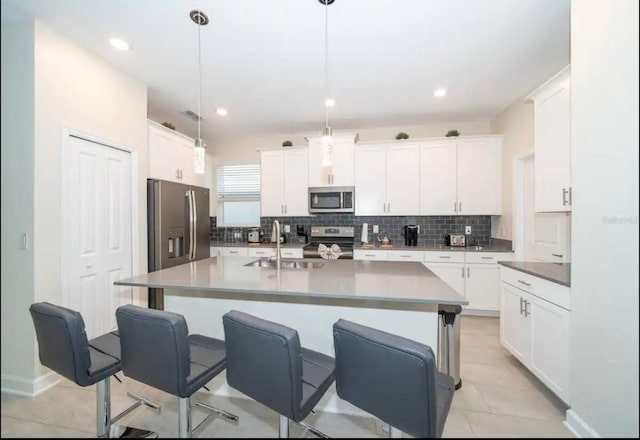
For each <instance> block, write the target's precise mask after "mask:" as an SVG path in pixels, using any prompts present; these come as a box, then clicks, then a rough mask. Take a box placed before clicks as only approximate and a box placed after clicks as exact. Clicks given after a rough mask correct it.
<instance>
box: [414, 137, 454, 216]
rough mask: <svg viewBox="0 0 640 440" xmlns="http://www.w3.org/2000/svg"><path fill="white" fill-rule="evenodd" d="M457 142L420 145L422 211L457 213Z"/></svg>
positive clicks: (426, 212)
mask: <svg viewBox="0 0 640 440" xmlns="http://www.w3.org/2000/svg"><path fill="white" fill-rule="evenodd" d="M456 173H457V159H456V143H455V142H429V143H426V144H423V145H421V146H420V215H455V214H457V213H458V205H457V201H458V199H457V174H456Z"/></svg>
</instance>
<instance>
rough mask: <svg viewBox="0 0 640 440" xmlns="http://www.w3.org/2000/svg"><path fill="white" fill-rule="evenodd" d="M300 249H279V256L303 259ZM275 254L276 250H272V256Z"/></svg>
mask: <svg viewBox="0 0 640 440" xmlns="http://www.w3.org/2000/svg"><path fill="white" fill-rule="evenodd" d="M302 252H303V251H302V248H280V256H281V257H282V258H303V255H302ZM275 254H276V250H275V249H273V255H275Z"/></svg>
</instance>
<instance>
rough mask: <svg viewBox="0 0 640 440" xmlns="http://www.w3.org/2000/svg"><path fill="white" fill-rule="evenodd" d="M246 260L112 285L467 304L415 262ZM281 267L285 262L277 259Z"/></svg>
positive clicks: (218, 261)
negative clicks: (272, 263)
mask: <svg viewBox="0 0 640 440" xmlns="http://www.w3.org/2000/svg"><path fill="white" fill-rule="evenodd" d="M253 261H256V258H249V257H212V258H207V259H204V260H199V261H195V262H192V263H187V264H183V265H180V266H176V267H172V268H169V269H163V270H159V271H156V272H151V273H148V274H144V275H139V276H136V277H133V278H128V279H124V280H119V281H116V282H115V283H114V284H116V285H123V286H135V287H152V288H162V289H174V290H197V291H205V292H206V291H209V292H229V293H233V292H238V293H243V294H246V293H249V294H254V295H258V296H260V295H285V296H287V295H288V296H295V297H319V298H332V299H348V300H373V301H389V302H412V303H427V304H458V305H466V304H468V301H467V300H465V299H464V298H463V297H462V296H461V295H460V294H458V293H457V292H456V291H455V290H454V289H453V288H452V287H450V286H449V285H448V284H447V283H445V282H444V281H442V280H441V279H440V278H439V277H438V276H436V275H435V274H434V273H433V272H432V271H431V270H429V269H428V268H427V267H425V266H424V265H423V264H422V263H418V262H415V263H413V262H396V261H359V260H320V259H312V258H305V259H304V260H298V261H305V262H320V263H323V265H322V267H320V268H315V269H280V270H279V271H278V270H277V269H275V268H261V267H255V266H245V264H247V263H251V262H253ZM283 261H288V260H287V259H283Z"/></svg>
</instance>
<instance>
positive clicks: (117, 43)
mask: <svg viewBox="0 0 640 440" xmlns="http://www.w3.org/2000/svg"><path fill="white" fill-rule="evenodd" d="M109 44H110V45H111V47H113V48H114V49H118V50H121V51H127V50H129V43H127V42H126V41H124V40H121V39H120V38H110V39H109Z"/></svg>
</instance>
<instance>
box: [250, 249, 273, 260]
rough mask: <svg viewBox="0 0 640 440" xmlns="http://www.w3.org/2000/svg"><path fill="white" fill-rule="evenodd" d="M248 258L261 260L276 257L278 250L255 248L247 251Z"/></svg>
mask: <svg viewBox="0 0 640 440" xmlns="http://www.w3.org/2000/svg"><path fill="white" fill-rule="evenodd" d="M247 256H248V257H259V258H267V257H275V256H276V250H275V248H263V247H255V248H249V249H247Z"/></svg>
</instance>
